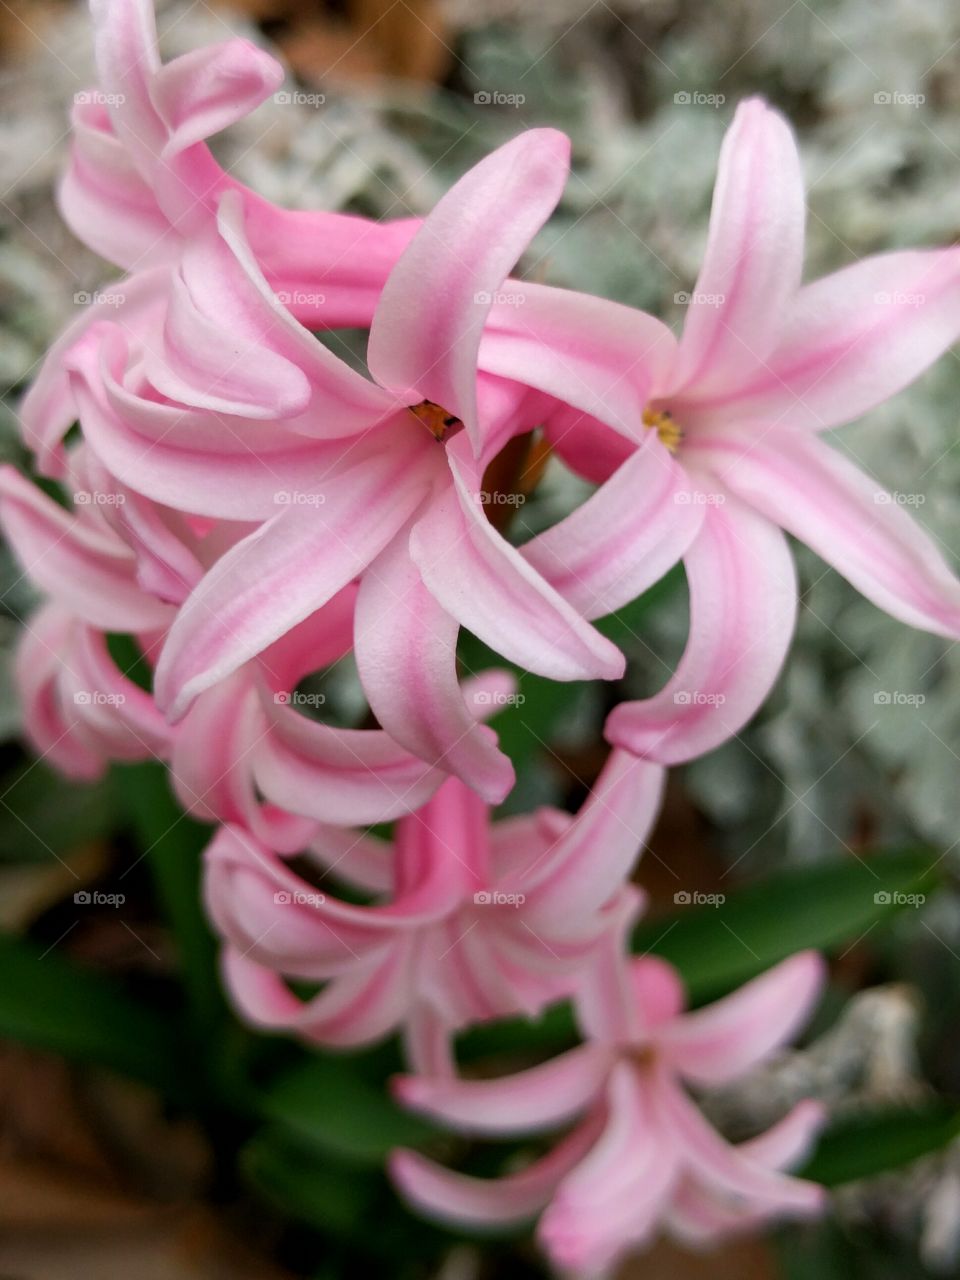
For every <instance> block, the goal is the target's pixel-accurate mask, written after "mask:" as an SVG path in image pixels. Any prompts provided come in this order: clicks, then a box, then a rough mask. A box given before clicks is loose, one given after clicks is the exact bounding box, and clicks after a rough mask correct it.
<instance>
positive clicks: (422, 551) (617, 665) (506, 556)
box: [410, 441, 624, 680]
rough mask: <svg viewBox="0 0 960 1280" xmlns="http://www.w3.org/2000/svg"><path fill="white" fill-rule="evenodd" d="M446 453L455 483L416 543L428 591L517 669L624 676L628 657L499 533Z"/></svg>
mask: <svg viewBox="0 0 960 1280" xmlns="http://www.w3.org/2000/svg"><path fill="white" fill-rule="evenodd" d="M456 443H457V442H456V441H454V442H453V444H452V445H450V446H448V448H447V451H446V452H447V458H448V460H449V462H450V470H451V474H452V477H453V484H452V485H451V486H449V488H446V489H445V490H442V491H440V492H438V493H436V494H435V496H434V498H433V499H432V501H431V504H430V507H429V509H428V511H427V513H426V514H425V515H424V516H423V517H422V518H421V519H420V520H419V521H418V523H417V525H416V526H415V528H414V530H413V533H412V535H411V538H410V554H411V555H412V557H413V559H414V561H415V563H416V564H417V566H418V568H419V569H420V573H421V575H422V577H423V581H424V583H425V584H426V586H427V589H428V590H429V591H430V592H431V593H432V595H434V596H435V597H436V599H437V600H438V602H439V603H440V605H441V606H442V607H443V608H444V609H445V610H446V612H447V613H449V614H451V615H452V616H453V617H454V618H456V619H457V621H458V622H460V623H461V625H462V626H465V627H467V628H468V629H469V630H470V631H472V632H473V633H474V635H476V636H478V637H479V638H480V639H481V640H483V641H484V643H486V644H488V645H490V647H491V648H492V649H495V650H496V651H497V652H498V653H502V654H503V656H504V657H505V658H508V659H509V660H510V661H512V662H516V663H517V664H518V666H521V667H525V668H526V669H527V670H529V671H536V672H538V673H539V674H540V675H545V676H549V678H550V679H552V680H590V679H597V678H600V679H607V680H614V679H617V677H619V676H620V675H621V674H622V673H623V666H624V660H623V656H622V654H621V653H620V651H619V650H618V649H617V648H616V646H615V645H613V644H611V643H610V641H609V640H606V639H604V637H603V636H601V635H600V633H599V632H598V631H595V630H594V629H593V628H592V627H591V626H590V625H589V624H588V623H587V622H585V621H584V620H583V618H581V617H580V615H579V614H578V613H577V612H576V611H575V610H574V609H573V608H572V607H571V606H570V605H569V604H567V602H566V601H565V600H564V599H563V598H562V597H561V596H560V595H559V594H558V593H557V592H556V591H554V590H553V588H552V587H550V586H549V585H548V584H547V583H545V582H544V581H543V579H542V578H540V576H539V575H538V574H537V573H536V572H535V571H534V570H533V569H532V568H531V567H530V566H529V565H528V564H527V562H526V560H525V559H524V558H523V556H522V555H521V554H520V552H518V551H516V550H515V549H514V548H513V547H511V546H510V545H509V544H508V543H507V542H506V541H505V540H504V539H503V538H501V537H500V535H499V534H498V533H497V532H496V530H495V529H494V528H493V526H492V525H491V524H490V523H489V522H488V521H487V519H486V518H485V516H484V514H483V510H482V507H481V504H480V502H479V500H478V498H477V493H476V492H475V491H473V490H472V489H471V487H470V485H469V484H468V482H467V480H466V478H465V473H464V471H463V470H462V468H461V464H460V463H459V461H458V460H457V459H456V457H455V456H454V455H455V445H456Z"/></svg>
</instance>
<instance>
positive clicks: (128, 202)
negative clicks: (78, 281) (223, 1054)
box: [57, 101, 177, 269]
mask: <svg viewBox="0 0 960 1280" xmlns="http://www.w3.org/2000/svg"><path fill="white" fill-rule="evenodd" d="M70 123H71V133H72V139H73V145H72V146H71V149H70V158H69V162H68V166H67V170H66V173H64V175H63V178H62V180H61V182H60V186H59V189H58V191H57V206H58V208H59V210H60V213H61V215H62V217H63V220H64V222H66V224H67V226H68V227H69V228H70V230H71V231H72V232H73V234H74V235H75V236H76V237H77V238H78V239H79V240H81V241H82V242H83V243H84V244H85V245H87V246H89V248H91V249H92V250H93V251H94V253H97V254H99V255H100V257H101V258H105V259H106V260H107V261H108V262H113V263H115V264H116V265H117V266H119V267H124V268H127V269H136V268H139V267H147V266H151V265H153V264H154V263H158V262H163V261H165V260H167V259H169V257H170V256H171V255H172V253H173V252H174V249H175V246H176V243H177V241H176V238H175V236H174V235H173V234H172V232H171V227H170V223H169V222H168V221H167V218H166V216H165V215H164V214H163V213H162V211H161V209H160V207H159V205H158V204H157V200H156V195H155V194H154V191H153V188H152V187H151V185H150V184H149V183H148V182H147V181H145V180H144V178H143V176H142V174H141V173H140V171H139V170H138V169H137V166H136V165H135V164H134V162H133V159H132V157H131V156H130V153H129V151H128V150H127V148H126V147H125V146H124V145H123V143H122V142H121V141H120V139H119V138H118V137H117V135H116V134H115V133H114V132H113V129H112V126H111V125H110V117H109V114H108V113H107V110H106V108H105V107H103V106H102V105H101V104H100V103H98V102H83V101H80V102H76V101H75V103H74V106H73V110H72V111H71V115H70Z"/></svg>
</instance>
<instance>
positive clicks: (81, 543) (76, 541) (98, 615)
mask: <svg viewBox="0 0 960 1280" xmlns="http://www.w3.org/2000/svg"><path fill="white" fill-rule="evenodd" d="M0 519H2V522H3V530H4V533H5V534H6V536H7V538H8V539H9V540H10V543H11V545H12V546H13V549H14V551H15V552H16V555H17V558H18V559H19V560H20V562H21V564H22V565H23V567H24V570H25V571H26V572H28V573H29V574H30V576H31V578H33V580H34V581H35V582H36V583H37V585H38V586H39V587H41V588H42V589H43V590H44V591H46V592H47V593H48V594H49V595H51V596H53V597H54V598H55V599H56V600H57V601H58V602H59V603H60V604H61V605H63V606H64V607H65V608H67V609H69V610H71V611H72V612H73V613H75V614H77V616H78V617H81V618H83V619H84V621H86V622H89V623H90V624H91V625H92V626H95V627H102V628H104V629H105V630H107V631H149V630H152V629H153V628H156V627H163V626H166V625H167V624H168V623H169V621H170V619H171V618H172V617H173V610H172V608H171V607H170V605H168V604H165V603H164V602H163V601H161V600H156V599H154V598H153V597H151V596H148V595H147V594H146V593H145V592H144V591H143V590H142V588H141V587H140V585H139V583H138V582H137V579H136V561H135V559H134V556H133V553H132V552H131V551H130V549H129V548H128V547H126V546H125V545H124V544H123V543H122V542H121V541H120V539H119V538H118V537H117V536H116V535H115V534H113V533H111V532H110V531H109V530H108V529H107V527H106V526H102V527H98V526H97V525H95V524H93V523H92V522H90V523H88V522H86V521H84V520H82V519H81V518H80V517H79V516H72V515H70V514H69V513H68V512H66V511H64V509H63V508H62V507H61V506H58V504H57V503H55V502H54V501H53V499H52V498H48V497H47V496H46V495H45V494H44V493H43V492H42V491H41V490H40V489H38V488H37V486H36V485H34V484H31V483H30V481H29V480H27V479H26V477H25V476H22V475H20V473H19V472H18V471H17V470H16V469H15V468H14V467H11V466H6V467H0Z"/></svg>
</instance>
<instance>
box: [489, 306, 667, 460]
mask: <svg viewBox="0 0 960 1280" xmlns="http://www.w3.org/2000/svg"><path fill="white" fill-rule="evenodd" d="M505 292H506V293H507V295H508V296H510V297H512V301H505V302H501V303H499V304H498V305H497V306H495V307H494V308H493V309H492V310H491V312H490V317H489V320H488V322H487V327H486V329H485V330H484V336H483V341H482V342H481V344H480V357H479V361H480V367H481V369H483V371H484V372H485V373H493V374H497V375H499V376H500V377H503V378H511V379H514V380H516V381H517V382H522V383H525V384H526V385H527V386H531V387H536V388H537V389H538V390H540V391H543V392H546V393H547V394H548V395H550V396H552V397H554V398H555V399H556V400H557V401H559V402H561V403H562V404H565V405H572V406H573V407H574V408H575V409H577V410H579V411H580V412H582V413H584V414H588V415H590V416H592V417H594V418H596V419H598V420H599V421H600V422H603V423H605V424H606V425H607V426H610V427H612V428H613V429H614V430H615V431H617V432H619V433H620V434H621V435H622V436H624V437H625V438H626V439H628V440H631V441H633V442H634V443H636V442H638V441H639V439H640V438H641V436H642V433H643V426H642V418H643V410H644V407H645V406H646V404H647V401H648V400H649V399H650V398H651V396H652V394H653V390H654V387H655V386H659V385H662V384H663V383H664V381H665V379H666V376H667V373H668V371H669V369H670V367H671V364H672V362H673V360H674V356H675V352H676V346H677V343H676V339H675V338H674V336H673V334H672V333H671V332H670V330H669V329H668V328H667V327H666V325H665V324H663V323H662V322H661V321H659V320H657V319H655V318H654V317H653V316H650V315H647V314H646V312H644V311H637V310H636V309H634V308H633V307H625V306H623V305H622V304H620V303H617V302H609V301H607V300H606V299H605V298H594V297H592V296H591V295H590V294H585V293H576V292H574V291H573V290H571V289H554V288H551V287H550V286H549V285H538V284H532V283H529V282H527V281H522V282H519V281H518V282H516V283H513V282H510V284H509V288H508V289H507V290H505Z"/></svg>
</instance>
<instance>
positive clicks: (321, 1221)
mask: <svg viewBox="0 0 960 1280" xmlns="http://www.w3.org/2000/svg"><path fill="white" fill-rule="evenodd" d="M240 1166H241V1168H242V1169H243V1170H244V1172H245V1173H246V1175H247V1177H248V1178H249V1179H250V1181H251V1182H252V1183H253V1184H254V1185H255V1186H256V1187H257V1188H258V1189H259V1190H260V1191H261V1192H262V1193H263V1194H264V1195H265V1196H266V1197H267V1198H268V1199H269V1200H271V1201H273V1203H274V1204H276V1205H277V1207H278V1208H280V1209H282V1210H283V1212H284V1213H285V1214H287V1215H289V1216H290V1217H294V1218H297V1219H299V1220H300V1221H301V1222H306V1223H308V1224H309V1225H310V1226H312V1227H315V1228H316V1229H317V1230H319V1231H326V1232H329V1233H330V1234H331V1235H334V1236H338V1237H341V1238H343V1237H347V1238H349V1237H351V1236H356V1235H357V1234H358V1233H359V1232H360V1231H361V1230H362V1229H363V1228H364V1225H365V1224H366V1225H367V1227H369V1222H368V1221H367V1219H368V1210H369V1208H370V1206H371V1205H372V1203H373V1201H374V1199H375V1198H376V1195H377V1193H378V1190H379V1179H378V1178H375V1177H372V1176H371V1175H370V1174H368V1173H365V1172H360V1171H359V1170H356V1169H347V1168H344V1166H343V1165H342V1164H340V1163H339V1162H337V1161H334V1160H328V1161H324V1160H323V1159H322V1158H320V1157H319V1156H318V1153H317V1149H316V1147H314V1146H310V1145H304V1144H303V1143H302V1142H300V1141H298V1140H297V1139H295V1138H292V1137H291V1136H290V1135H289V1133H287V1132H286V1131H284V1130H283V1129H276V1128H265V1129H262V1130H261V1131H260V1132H259V1133H258V1134H257V1135H256V1136H255V1137H254V1138H252V1139H251V1140H250V1141H249V1142H248V1143H247V1144H246V1146H245V1147H244V1148H243V1150H242V1151H241V1153H240Z"/></svg>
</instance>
